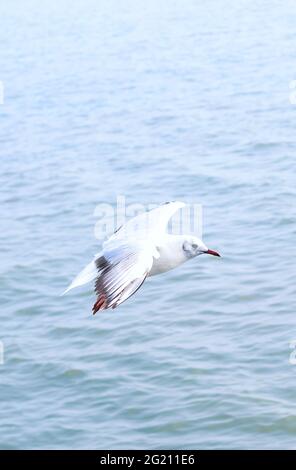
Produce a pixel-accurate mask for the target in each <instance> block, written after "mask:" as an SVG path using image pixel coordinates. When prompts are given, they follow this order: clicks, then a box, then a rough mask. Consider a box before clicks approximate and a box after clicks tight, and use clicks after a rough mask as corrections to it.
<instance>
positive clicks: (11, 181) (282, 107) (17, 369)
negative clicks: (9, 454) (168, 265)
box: [0, 0, 296, 449]
mask: <svg viewBox="0 0 296 470" xmlns="http://www.w3.org/2000/svg"><path fill="white" fill-rule="evenodd" d="M0 17H1V30H0V80H1V81H2V83H3V85H4V104H3V105H0V153H1V174H0V200H1V231H0V249H1V263H0V273H1V284H0V298H1V330H0V340H1V341H2V343H3V347H4V364H2V365H0V447H1V448H3V449H4V448H10V449H16V448H23V449H29V448H34V449H41V448H54V449H60V448H66V449H73V448H79V449H88V448H95V449H102V448H109V449H115V448H117V449H127V448H131V447H133V448H136V449H141V448H150V449H161V448H166V449H175V448H181V449H192V448H197V449H199V448H205V449H215V448H220V449H229V448H241V449H246V448H266V449H269V448H296V404H295V403H296V392H295V381H296V366H295V365H292V364H291V363H290V362H289V358H290V354H291V351H292V350H291V349H290V343H291V341H293V340H296V316H295V315H296V302H295V254H296V253H295V251H296V250H295V246H296V243H295V240H296V229H295V215H296V214H295V212H296V210H295V154H296V144H295V123H296V107H295V105H292V104H291V102H290V98H289V96H290V94H291V93H292V90H290V89H289V83H290V82H291V81H292V80H293V79H296V76H295V46H296V41H295V22H296V4H295V2H293V1H287V2H284V4H283V3H281V2H277V1H260V2H259V1H257V2H256V1H254V2H249V1H241V2H236V1H234V0H226V1H223V2H222V1H219V0H213V1H210V2H202V1H195V0H185V1H178V0H176V1H172V2H167V1H159V0H158V1H156V0H153V1H149V2H144V1H139V0H137V1H126V2H117V1H115V0H112V1H107V0H105V1H95V0H84V1H77V2H70V0H59V1H56V0H51V1H49V0H48V1H44V2H42V4H40V2H38V1H37V0H28V1H27V2H21V1H17V0H11V1H10V2H5V4H4V2H3V3H2V4H1V5H0ZM117 194H124V195H126V197H127V202H129V203H134V202H142V203H153V202H155V203H160V202H163V201H167V200H171V199H180V200H184V201H194V202H197V203H201V204H203V211H204V239H205V241H206V243H207V244H208V245H209V246H210V247H212V248H214V249H216V250H218V251H220V252H221V253H222V255H223V258H222V259H221V260H218V259H216V258H214V257H201V258H198V259H196V260H193V261H191V262H189V263H188V264H186V265H183V266H182V267H180V268H179V269H178V270H176V271H174V272H171V273H168V274H166V275H163V276H162V277H155V278H152V279H151V280H149V281H148V282H147V283H145V285H144V286H143V288H142V289H141V291H139V292H138V294H137V295H135V296H134V297H132V298H131V299H130V301H129V302H127V303H125V304H123V305H122V306H121V307H120V308H119V309H118V310H115V311H112V312H109V311H108V312H105V313H102V314H100V315H97V316H95V317H93V316H92V315H91V305H92V303H93V299H94V295H93V294H92V293H91V292H90V290H84V291H75V292H73V293H72V294H71V295H68V296H66V297H59V294H60V292H61V291H62V290H63V289H64V288H65V287H66V286H67V284H68V283H69V281H70V280H71V279H72V277H73V276H74V275H75V274H76V273H77V272H78V271H79V270H80V269H81V268H82V267H83V266H84V264H86V262H88V260H89V259H90V258H91V257H92V255H93V254H94V253H95V252H97V251H98V249H99V243H98V241H97V240H96V239H95V237H94V224H95V217H94V209H95V207H96V205H97V204H98V203H100V202H110V203H112V204H113V203H114V202H115V201H116V195H117Z"/></svg>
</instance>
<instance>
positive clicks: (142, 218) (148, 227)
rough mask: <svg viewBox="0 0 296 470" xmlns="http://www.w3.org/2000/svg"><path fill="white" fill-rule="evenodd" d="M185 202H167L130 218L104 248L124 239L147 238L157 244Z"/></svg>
mask: <svg viewBox="0 0 296 470" xmlns="http://www.w3.org/2000/svg"><path fill="white" fill-rule="evenodd" d="M184 206H185V204H184V202H179V201H174V202H166V203H165V204H162V205H161V206H158V207H156V208H155V209H152V210H150V211H147V212H143V213H141V214H139V215H137V216H136V217H134V218H132V219H131V220H129V221H128V222H127V223H126V224H125V225H123V226H122V227H120V228H119V229H118V230H117V231H116V232H115V233H114V234H113V235H112V236H111V237H110V238H109V239H108V240H107V241H106V242H105V243H104V248H105V247H106V248H107V247H108V246H110V245H111V246H112V244H113V242H114V241H120V240H124V239H134V240H135V239H136V240H147V239H149V240H150V241H151V242H154V243H155V244H156V245H157V242H158V240H159V239H161V238H162V237H163V236H164V235H165V233H166V230H167V225H168V222H169V220H170V219H171V217H172V216H173V215H174V213H175V212H177V210H179V209H181V208H182V207H184Z"/></svg>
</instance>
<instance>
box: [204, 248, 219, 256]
mask: <svg viewBox="0 0 296 470" xmlns="http://www.w3.org/2000/svg"><path fill="white" fill-rule="evenodd" d="M205 253H207V254H208V255H213V256H219V257H220V258H221V256H220V255H219V253H217V251H214V250H208V251H205Z"/></svg>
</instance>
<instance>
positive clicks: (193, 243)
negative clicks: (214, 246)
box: [183, 237, 220, 258]
mask: <svg viewBox="0 0 296 470" xmlns="http://www.w3.org/2000/svg"><path fill="white" fill-rule="evenodd" d="M183 251H184V252H185V254H186V256H187V257H188V258H194V257H195V256H199V255H203V254H208V255H213V256H220V255H219V253H218V252H217V251H214V250H210V249H209V248H208V247H207V246H206V245H205V244H204V242H203V241H202V240H200V239H199V238H197V237H186V239H185V241H184V243H183Z"/></svg>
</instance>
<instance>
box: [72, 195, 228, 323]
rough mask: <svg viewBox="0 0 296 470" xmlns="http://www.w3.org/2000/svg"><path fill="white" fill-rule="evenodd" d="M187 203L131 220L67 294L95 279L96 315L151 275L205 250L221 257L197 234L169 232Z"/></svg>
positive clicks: (109, 241) (163, 205)
mask: <svg viewBox="0 0 296 470" xmlns="http://www.w3.org/2000/svg"><path fill="white" fill-rule="evenodd" d="M184 206H185V204H184V203H183V202H167V203H165V204H162V205H161V206H159V207H157V208H155V209H152V210H150V211H149V212H145V213H143V214H140V215H138V216H136V217H134V218H133V219H131V220H130V221H128V222H127V223H126V224H125V225H123V226H122V227H120V228H119V229H118V230H117V231H116V232H115V233H114V234H113V235H112V236H111V237H110V238H109V239H108V240H107V241H106V242H104V244H103V249H102V251H101V252H100V253H98V254H97V255H95V257H94V259H93V261H92V262H91V263H89V264H88V265H87V266H86V267H85V268H84V269H83V270H82V271H81V272H80V273H79V274H78V275H77V276H76V278H75V279H74V280H73V282H72V283H71V284H70V286H69V287H68V288H67V289H66V290H65V292H64V294H65V293H66V292H68V291H69V290H70V289H73V288H74V287H78V286H82V285H84V284H87V283H88V282H90V281H93V280H95V293H96V295H97V300H96V302H95V304H94V306H93V309H92V310H93V314H95V313H96V312H97V311H98V310H105V309H108V308H116V307H117V306H118V305H120V304H121V303H122V302H124V301H125V300H127V299H128V298H129V297H130V296H131V295H133V294H134V293H135V292H136V291H137V290H138V289H139V288H140V287H141V285H142V284H143V282H144V281H145V279H146V277H148V276H154V275H155V274H161V273H164V272H166V271H169V270H170V269H173V268H176V267H177V266H179V265H180V264H182V263H184V262H185V261H187V260H189V259H191V258H194V257H196V256H199V255H202V254H203V253H207V254H209V255H214V256H220V255H219V253H217V252H216V251H214V250H209V249H208V247H207V246H206V245H205V244H204V243H203V241H202V240H200V239H198V238H197V237H194V236H192V235H171V234H169V233H167V225H168V222H169V220H170V218H171V217H172V216H173V214H174V213H175V212H176V211H177V210H178V209H181V208H182V207H184Z"/></svg>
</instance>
